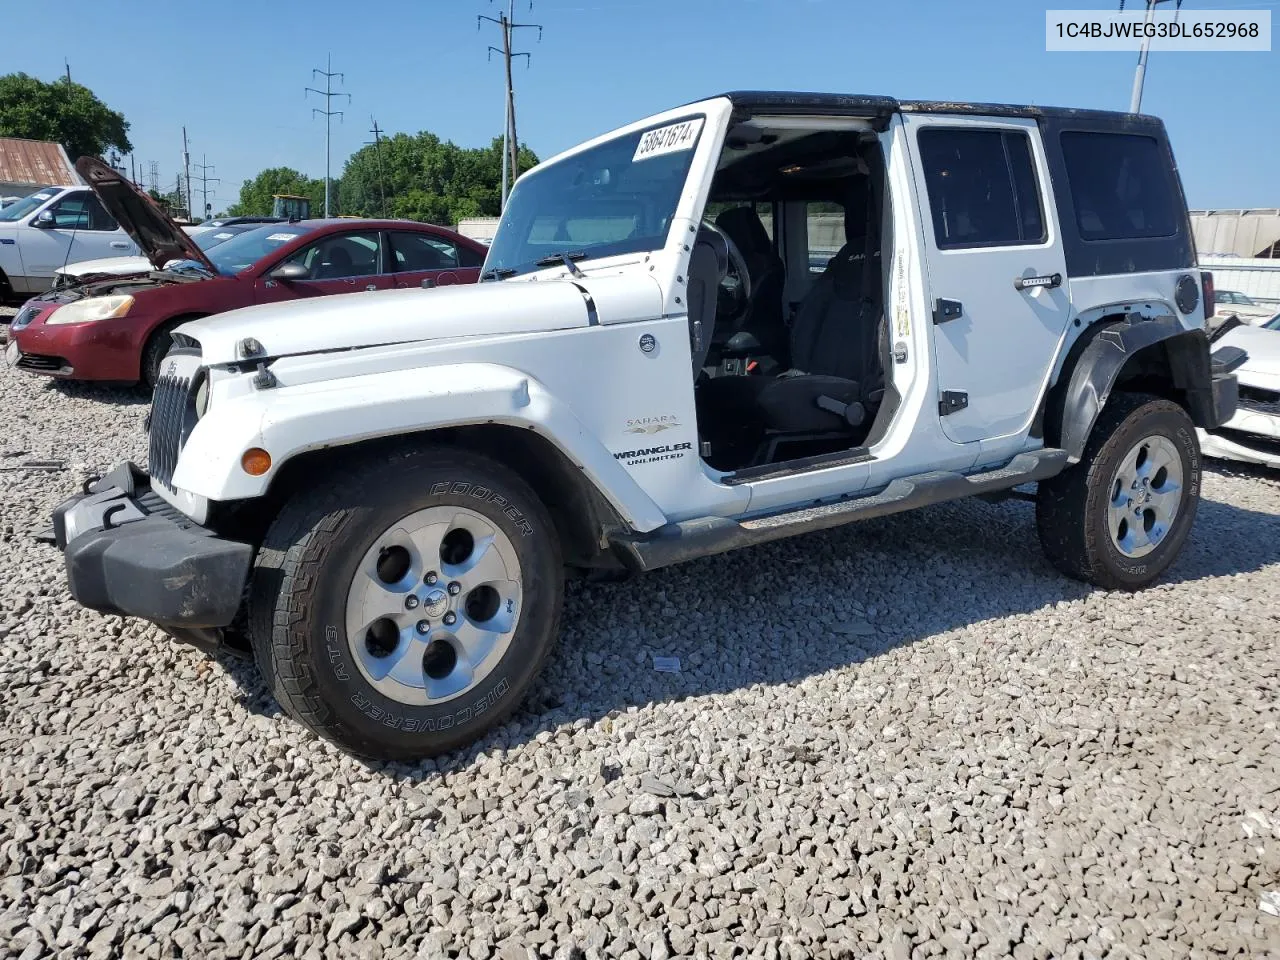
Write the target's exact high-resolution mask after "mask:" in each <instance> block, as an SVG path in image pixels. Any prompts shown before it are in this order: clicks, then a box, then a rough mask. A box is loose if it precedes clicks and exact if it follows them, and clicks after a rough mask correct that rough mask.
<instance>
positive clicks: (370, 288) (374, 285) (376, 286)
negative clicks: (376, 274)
mask: <svg viewBox="0 0 1280 960" xmlns="http://www.w3.org/2000/svg"><path fill="white" fill-rule="evenodd" d="M365 289H366V290H377V289H378V285H377V284H376V283H371V284H369V285H368V286H367V287H365Z"/></svg>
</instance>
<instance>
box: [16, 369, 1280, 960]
mask: <svg viewBox="0 0 1280 960" xmlns="http://www.w3.org/2000/svg"><path fill="white" fill-rule="evenodd" d="M0 410H3V411H4V412H3V414H2V415H3V417H4V420H3V430H2V431H0V466H7V465H8V463H9V462H11V461H12V460H15V459H18V458H17V457H9V458H5V456H4V454H6V453H12V452H15V451H22V453H21V458H22V459H24V460H26V459H31V460H56V461H62V462H63V463H65V464H66V469H64V470H60V471H48V472H46V471H25V472H24V471H13V470H0V877H3V879H0V956H13V957H19V958H25V960H43V958H45V957H49V956H88V957H103V958H106V957H118V956H127V957H160V956H172V955H178V954H181V955H182V956H199V957H209V958H214V957H240V956H263V957H302V958H314V960H327V958H329V957H342V958H349V957H355V958H364V957H368V958H375V960H376V958H379V957H381V958H383V960H393V958H394V960H400V958H407V957H417V956H424V957H437V956H446V955H448V956H463V957H476V958H481V960H488V958H490V957H495V956H496V957H500V958H501V960H528V958H530V957H537V958H541V960H549V958H552V957H565V958H569V957H572V958H574V960H586V958H588V957H590V958H592V960H596V958H599V960H605V958H627V960H633V958H634V960H648V958H658V960H667V958H669V957H673V956H699V957H706V958H712V957H714V958H721V957H723V958H729V957H752V958H763V960H789V958H793V957H794V958H807V957H853V956H856V957H863V956H867V957H877V958H882V960H885V958H893V960H898V958H903V960H922V958H928V957H943V956H945V957H952V956H961V957H999V958H1006V957H1010V956H1012V957H1014V958H1018V960H1021V958H1032V960H1039V958H1045V957H1053V958H1072V960H1083V958H1086V957H1093V958H1102V957H1105V956H1140V957H1150V958H1162V957H1183V956H1201V955H1203V956H1209V955H1214V956H1221V957H1251V956H1256V957H1261V956H1267V955H1269V954H1268V951H1270V953H1274V952H1275V950H1276V946H1277V944H1278V943H1280V917H1277V916H1275V915H1273V914H1274V913H1276V912H1280V901H1278V900H1277V893H1276V891H1277V881H1278V880H1280V791H1277V789H1276V785H1277V784H1278V783H1280V735H1278V734H1280V706H1278V704H1280V657H1277V656H1276V647H1275V642H1276V640H1275V638H1276V636H1277V635H1278V634H1280V475H1269V474H1267V473H1265V472H1263V471H1254V470H1251V469H1237V468H1229V469H1228V468H1226V467H1224V466H1222V465H1210V466H1209V468H1208V469H1207V470H1206V473H1205V476H1204V483H1203V493H1204V500H1203V502H1202V504H1201V507H1200V514H1199V518H1198V520H1197V522H1196V526H1195V528H1194V531H1193V533H1192V535H1191V538H1190V540H1189V541H1188V543H1187V547H1186V550H1185V552H1184V555H1183V557H1182V558H1181V560H1180V561H1179V562H1178V564H1177V565H1176V566H1175V567H1174V569H1173V570H1172V571H1171V572H1170V574H1169V576H1168V577H1167V578H1166V579H1165V581H1164V582H1162V583H1161V584H1159V585H1157V586H1156V587H1155V588H1153V589H1151V590H1148V591H1146V592H1143V593H1140V594H1136V595H1129V594H1119V593H1106V592H1102V591H1097V590H1091V589H1088V588H1086V587H1084V586H1082V585H1080V584H1076V583H1073V582H1070V581H1067V580H1064V579H1062V578H1061V577H1059V576H1058V575H1057V574H1056V573H1054V572H1053V570H1052V569H1051V568H1050V566H1049V564H1048V563H1047V562H1046V561H1045V560H1044V559H1043V557H1042V556H1041V555H1040V552H1039V548H1038V546H1037V544H1036V537H1035V526H1034V514H1033V511H1032V510H1031V508H1030V506H1029V505H1028V504H1025V503H1021V502H1012V503H1006V504H987V503H982V502H976V501H975V502H969V503H959V504H948V505H940V506H937V507H933V508H930V509H928V510H923V511H919V512H916V513H912V514H909V515H904V516H899V517H890V518H885V519H882V520H873V521H868V522H866V523H862V524H858V525H854V526H851V527H846V528H843V529H839V530H833V531H829V532H826V533H821V534H813V535H809V536H806V537H803V538H800V539H796V540H788V541H782V542H779V543H774V544H770V545H767V546H763V547H759V548H754V549H751V550H746V551H739V552H737V553H732V554H727V555H725V556H720V557H713V558H709V559H706V560H701V561H697V562H694V563H691V564H687V565H685V566H682V567H677V568H673V569H671V570H664V571H658V572H656V573H654V574H651V575H648V576H645V577H642V578H639V579H636V580H633V581H630V582H627V583H615V584H582V583H575V584H571V585H570V587H569V590H568V594H567V599H566V606H565V614H564V619H563V627H562V631H561V636H560V642H559V645H558V647H557V649H556V651H555V652H554V653H553V654H552V657H551V660H550V662H549V664H548V667H547V670H546V672H545V675H544V676H543V677H542V678H541V679H540V680H539V681H538V682H537V683H536V684H535V686H534V688H533V689H532V690H531V691H530V693H529V695H528V697H527V698H526V701H525V703H524V705H523V706H522V708H521V709H520V710H519V711H518V712H517V713H516V714H515V715H514V716H512V717H511V718H510V719H509V720H508V721H507V722H506V723H504V724H503V725H502V726H501V727H500V728H498V729H496V730H494V731H493V732H491V733H490V735H489V736H487V737H486V738H484V739H483V740H482V741H481V742H479V743H477V744H476V745H474V746H473V747H471V748H469V749H467V750H464V751H461V752H459V753H457V754H454V755H451V756H447V757H441V758H438V759H436V760H434V761H430V762H424V763H420V764H384V765H367V764H364V763H361V762H359V761H357V760H354V759H352V758H351V757H348V756H346V755H344V754H342V753H340V752H339V751H337V750H335V749H334V748H332V747H330V746H329V745H327V744H325V743H322V742H320V741H317V740H314V739H311V738H310V737H308V736H307V735H305V734H304V733H303V732H302V730H301V729H300V728H299V727H297V726H296V725H294V724H293V723H291V722H290V721H288V720H287V719H286V718H284V717H283V716H281V714H280V712H279V709H278V708H277V706H276V705H275V703H274V702H273V701H272V699H271V697H270V695H269V693H268V692H267V689H266V686H265V685H264V684H263V682H262V680H261V678H260V677H259V675H258V673H257V671H256V669H255V668H254V667H253V665H252V664H251V663H247V662H245V661H241V660H236V659H234V658H231V657H224V658H219V659H216V660H215V659H209V658H207V657H205V656H203V655H201V654H200V653H198V652H197V651H195V650H193V649H191V648H188V647H184V646H182V645H180V644H178V643H176V642H174V641H173V640H171V639H170V638H168V637H167V636H165V635H164V634H163V633H162V632H161V631H160V630H158V629H156V628H155V627H152V626H149V625H147V624H145V623H143V622H141V621H137V620H128V619H122V618H119V617H110V616H101V615H98V614H95V613H92V612H90V611H87V610H85V609H83V608H81V607H79V606H78V605H77V604H76V603H74V602H73V601H72V600H71V598H70V596H69V595H68V593H67V590H66V585H65V574H64V570H63V564H62V558H61V557H60V556H59V555H58V553H57V551H56V550H55V549H54V548H53V547H51V546H49V545H47V544H43V543H39V542H37V541H35V540H34V539H33V538H32V535H33V534H35V533H39V532H41V531H43V530H45V529H46V528H47V527H48V526H49V513H50V510H51V509H52V508H53V506H54V505H55V504H56V503H58V502H59V501H60V500H61V499H63V498H64V497H66V496H68V495H69V494H71V493H73V492H75V491H76V490H77V489H79V487H80V485H81V484H82V483H83V482H84V480H85V479H86V478H87V477H88V476H89V475H90V474H92V473H103V472H105V471H106V470H108V469H110V468H111V467H112V466H114V465H115V464H116V463H118V462H119V461H120V460H123V459H126V458H128V459H133V460H135V461H137V462H138V463H145V459H146V438H145V435H144V434H143V432H142V429H141V425H142V419H143V417H144V416H145V414H146V411H147V403H146V398H145V397H144V396H143V394H142V393H141V392H139V391H136V390H123V389H106V388H96V387H85V386H77V385H65V384H53V383H50V382H48V381H44V380H40V379H37V378H34V377H29V376H25V375H20V374H17V373H15V372H13V371H11V370H9V369H8V368H3V367H0ZM655 653H656V654H659V655H662V656H677V657H679V658H680V663H681V672H680V673H658V672H655V671H654V670H653V668H652V656H653V655H654V654H655Z"/></svg>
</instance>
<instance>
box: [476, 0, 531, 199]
mask: <svg viewBox="0 0 1280 960" xmlns="http://www.w3.org/2000/svg"><path fill="white" fill-rule="evenodd" d="M529 7H530V8H531V9H532V7H533V3H532V0H530V3H529ZM515 9H516V0H507V12H506V13H504V14H501V15H499V17H498V18H497V19H496V20H495V19H494V18H493V17H486V16H484V15H483V14H481V15H479V16H477V17H476V29H477V30H478V29H480V28H481V27H482V26H484V22H485V21H486V20H487V21H488V22H489V23H493V24H497V25H498V26H499V27H501V28H502V46H501V48H499V47H495V46H493V45H490V46H489V51H488V54H487V56H488V59H489V60H492V59H493V55H494V54H495V53H498V54H501V55H502V62H503V68H504V70H505V72H506V78H507V89H506V123H505V124H504V126H503V130H502V206H503V207H504V208H505V207H506V205H507V185H508V184H509V183H515V181H516V178H517V177H519V176H520V146H519V143H520V141H519V140H518V139H516V95H515V85H514V84H513V82H512V80H511V61H512V60H513V59H515V58H516V57H524V58H525V66H526V67H528V66H529V65H530V64H531V63H532V61H533V56H532V55H531V54H530V53H528V52H527V51H522V52H520V53H516V52H513V51H512V49H511V41H512V35H513V34H514V33H515V31H517V30H522V29H529V30H533V29H536V30H537V31H538V42H539V43H541V42H542V24H540V23H516V22H514V21H515ZM508 171H510V176H509V177H508Z"/></svg>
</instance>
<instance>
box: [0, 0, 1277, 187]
mask: <svg viewBox="0 0 1280 960" xmlns="http://www.w3.org/2000/svg"><path fill="white" fill-rule="evenodd" d="M507 2H508V0H497V2H495V0H374V2H366V3H360V2H353V0H305V2H304V0H207V2H206V3H203V4H200V5H196V6H193V5H191V4H185V3H184V4H177V3H161V2H157V0H111V2H109V3H103V2H102V0H59V2H58V3H57V4H56V5H53V6H51V5H49V4H47V3H41V2H38V0H0V73H9V72H12V71H24V72H26V73H30V74H33V75H35V76H38V77H40V78H42V79H44V80H55V79H57V78H58V77H60V76H63V75H64V71H65V69H66V65H67V64H69V65H70V68H71V75H72V78H73V79H74V80H75V81H76V82H78V83H83V84H85V85H86V86H88V87H89V88H90V89H92V90H93V91H94V92H95V93H96V94H97V95H98V96H99V97H101V98H102V99H103V100H104V101H105V102H106V103H107V104H108V105H109V106H111V107H112V108H113V109H116V110H119V111H121V112H123V113H124V115H125V118H126V119H127V120H128V121H129V122H130V124H131V125H132V126H131V130H130V137H131V139H132V141H133V145H134V157H135V159H136V161H137V165H138V169H139V171H140V175H142V176H143V177H144V179H145V171H146V170H147V167H148V162H149V161H152V160H155V161H157V162H158V163H159V168H160V181H161V186H162V188H164V187H166V186H168V187H171V186H172V185H173V183H174V179H175V176H176V174H177V173H179V172H180V169H181V158H182V127H183V125H184V124H185V125H186V129H187V135H188V138H189V141H190V150H191V159H192V163H193V164H194V163H197V162H201V161H202V158H207V160H204V162H207V163H208V164H209V165H211V166H212V168H213V169H211V170H209V171H208V173H209V176H211V177H215V176H216V177H218V178H220V181H221V182H219V183H216V184H215V183H210V185H209V188H210V203H212V204H213V207H214V210H215V211H218V210H221V209H224V208H225V207H226V206H227V205H228V204H230V203H233V202H234V201H235V199H236V197H237V195H238V192H239V187H240V184H241V183H242V182H243V181H244V180H246V179H248V178H250V177H252V176H253V175H254V174H256V173H257V172H258V171H259V170H261V169H263V168H265V167H273V166H291V167H295V168H297V169H299V170H302V171H303V172H304V173H307V174H309V175H311V176H315V177H320V176H323V174H324V170H325V155H324V122H323V118H315V119H313V117H312V113H311V109H312V107H313V106H314V107H319V106H323V98H317V97H315V96H314V95H312V94H304V88H305V87H307V86H319V87H323V86H324V79H323V77H316V76H313V75H312V73H311V70H312V68H315V67H319V68H323V67H324V65H325V60H326V57H327V56H329V57H332V64H333V67H332V69H334V70H338V71H342V72H343V73H344V74H345V78H344V81H343V82H342V83H340V84H339V83H337V82H336V79H335V89H336V90H339V91H341V92H343V93H348V94H350V95H351V100H350V103H347V102H346V98H345V97H343V98H340V99H339V100H335V101H334V103H333V108H334V109H341V110H343V111H345V116H344V117H343V118H342V121H341V122H339V121H338V118H336V117H335V118H334V121H333V126H332V138H333V143H332V154H331V155H332V171H333V175H334V176H335V177H336V176H338V175H340V174H341V171H342V164H343V162H344V160H345V159H346V158H347V157H348V156H349V155H350V154H351V153H352V152H353V151H355V150H357V149H359V148H360V146H361V145H362V144H364V143H365V142H366V141H370V140H372V133H371V132H370V128H371V126H372V119H373V118H376V120H377V123H378V126H379V128H380V129H382V130H384V131H386V132H388V133H395V132H398V131H405V132H410V133H416V132H417V131H419V130H430V131H432V132H433V133H436V134H438V135H439V136H441V137H442V138H444V139H448V140H453V141H454V142H455V143H458V144H460V145H462V146H480V145H482V144H484V143H486V142H488V141H489V140H490V139H491V138H492V137H494V136H498V135H500V134H501V131H502V119H503V77H502V67H501V63H500V58H498V57H494V58H493V59H492V60H491V61H486V57H487V55H488V50H487V47H488V45H489V44H490V43H493V44H495V45H500V39H501V38H500V31H499V29H498V28H497V27H496V26H494V25H492V24H484V25H483V26H482V27H478V25H477V19H476V18H477V16H478V15H480V14H488V15H492V16H497V15H498V13H499V12H500V10H501V9H502V8H504V7H505V5H506V3H507ZM1141 2H1142V0H1130V6H1131V7H1132V6H1137V5H1139V4H1141ZM1117 5H1118V2H1111V3H1102V2H1098V0H1058V2H1052V3H1036V2H1031V0H970V2H968V3H960V2H956V0H896V2H874V0H533V3H532V4H530V2H529V0H515V6H516V11H515V12H516V20H517V21H518V22H531V23H539V24H541V25H542V26H543V28H544V29H543V33H542V37H541V40H539V37H538V31H537V30H532V29H530V30H520V31H517V48H518V49H520V50H527V51H529V52H530V53H531V54H532V56H531V58H530V62H529V64H528V66H527V67H526V66H525V64H524V62H523V61H522V60H519V61H516V63H515V66H514V76H515V84H516V111H517V123H518V133H519V136H520V139H521V140H522V141H524V142H526V143H527V144H528V145H529V146H530V147H532V148H533V150H534V151H535V152H536V153H537V154H538V155H539V156H541V157H543V158H546V157H548V156H550V155H552V154H554V153H556V152H558V151H560V150H563V149H566V148H568V147H570V146H572V145H574V144H575V143H578V142H579V141H582V140H585V139H587V138H589V137H592V136H595V135H597V134H599V133H603V132H605V131H607V130H610V129H612V128H614V127H617V126H620V125H622V124H624V123H627V122H630V121H632V120H636V119H640V118H642V117H644V116H646V115H648V114H650V113H655V112H657V111H659V110H663V109H666V108H668V107H672V106H677V105H679V104H682V103H686V102H688V101H690V100H696V99H701V98H703V97H706V96H710V95H713V94H715V93H719V92H723V91H726V90H734V89H783V90H816V91H826V92H840V93H867V94H885V95H889V96H895V97H899V98H901V99H947V100H975V101H995V102H1006V103H1008V102H1013V103H1037V104H1045V105H1056V106H1073V107H1094V108H1102V109H1127V108H1128V103H1129V95H1130V89H1131V86H1132V82H1133V73H1134V66H1135V63H1136V57H1137V55H1136V54H1134V53H1048V52H1046V51H1045V49H1044V46H1045V38H1044V32H1045V26H1044V24H1045V10H1046V9H1050V8H1053V9H1062V8H1072V9H1099V10H1113V9H1115V8H1116V6H1117ZM1185 7H1186V8H1187V9H1212V10H1233V9H1251V10H1257V9H1267V10H1271V11H1272V15H1273V20H1274V21H1275V25H1276V26H1277V27H1280V16H1276V10H1277V9H1278V8H1280V0H1185ZM55 8H56V16H55ZM1278 79H1280V51H1278V50H1276V49H1273V51H1272V52H1267V53H1172V52H1162V53H1156V54H1153V55H1152V57H1151V62H1150V65H1149V68H1148V72H1147V82H1146V93H1145V98H1144V101H1143V111H1144V112H1146V113H1153V114H1156V115H1157V116H1160V117H1162V118H1163V119H1164V120H1165V123H1166V124H1167V126H1168V128H1169V132H1170V137H1171V139H1172V142H1173V147H1174V151H1175V154H1176V156H1177V158H1178V163H1179V166H1180V168H1181V172H1182V177H1183V182H1184V185H1185V187H1186V192H1187V199H1188V202H1189V204H1190V205H1191V206H1192V207H1193V208H1205V207H1209V208H1234V207H1277V206H1280V175H1278V168H1280V164H1278V163H1277V160H1278V159H1280V100H1278V99H1277V92H1278V90H1280V87H1278V85H1277V80H1278ZM127 166H128V163H127V161H126V168H127ZM192 173H193V174H194V175H196V176H197V177H198V170H196V169H193V170H192ZM199 202H200V201H199V193H198V185H197V198H196V203H197V205H198V204H199Z"/></svg>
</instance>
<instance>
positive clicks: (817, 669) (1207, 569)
mask: <svg viewBox="0 0 1280 960" xmlns="http://www.w3.org/2000/svg"><path fill="white" fill-rule="evenodd" d="M1276 563H1280V515H1276V514H1269V513H1263V512H1259V511H1254V510H1249V509H1245V508H1243V507H1239V506H1235V505H1233V504H1229V503H1224V502H1219V501H1212V500H1205V501H1202V503H1201V504H1200V512H1199V517H1198V519H1197V522H1196V525H1195V527H1194V528H1193V530H1192V534H1191V537H1190V538H1189V540H1188V542H1187V544H1186V546H1185V547H1184V550H1183V553H1182V555H1181V557H1180V558H1179V560H1178V562H1177V564H1176V565H1175V566H1174V568H1173V569H1172V570H1171V571H1170V572H1169V573H1168V574H1167V575H1166V576H1165V577H1164V578H1163V579H1162V580H1161V584H1164V585H1171V584H1173V585H1176V584H1185V583H1193V582H1196V581H1200V580H1205V579H1210V578H1215V577H1226V576H1231V575H1234V574H1240V573H1248V572H1252V571H1256V570H1260V569H1262V568H1264V567H1266V566H1269V565H1271V564H1276ZM1093 589H1094V588H1091V587H1088V586H1086V585H1084V584H1081V583H1077V582H1075V581H1073V580H1069V579H1067V578H1065V577H1063V576H1062V575H1060V574H1059V573H1058V572H1057V571H1056V570H1055V569H1054V568H1053V567H1052V566H1051V565H1050V564H1049V562H1048V561H1047V560H1046V559H1045V558H1044V556H1043V554H1042V552H1041V550H1040V545H1039V542H1038V540H1037V537H1036V529H1035V514H1034V509H1033V507H1032V506H1031V504H1028V503H1025V502H1020V501H1009V502H1005V503H999V504H991V503H985V502H982V501H978V500H970V501H965V502H960V503H951V504H941V505H938V506H934V507H930V508H927V509H924V510H919V511H914V512H912V513H907V514H900V515H898V516H894V517H885V518H881V519H878V520H868V521H864V522H861V523H855V524H850V525H848V526H845V527H840V528H836V529H834V530H828V531H824V532H820V533H813V534H808V535H804V536H800V537H795V538H792V539H789V540H783V541H778V542H775V543H771V544H765V545H762V546H759V547H752V548H747V549H744V550H739V551H736V552H734V553H731V554H725V555H722V556H717V557H709V558H706V559H703V560H696V561H692V562H691V563H688V564H685V565H682V566H679V567H672V568H669V569H665V570H659V571H655V572H653V573H650V574H646V575H644V576H641V577H636V578H634V579H631V580H627V581H623V582H618V583H586V582H574V583H571V584H570V585H569V588H568V591H567V595H566V598H565V609H564V615H563V619H562V626H561V634H560V638H559V643H558V646H557V648H556V650H555V651H554V652H553V653H552V655H551V657H550V659H549V661H548V663H547V666H546V669H545V670H544V671H543V673H542V675H541V677H540V678H539V679H538V680H536V681H535V683H534V685H533V687H532V688H531V690H530V692H529V693H528V695H527V696H526V697H525V699H524V701H523V703H522V704H521V706H520V707H519V708H518V709H517V710H516V712H515V714H514V715H513V716H512V717H511V718H510V719H509V720H508V721H507V722H506V723H504V724H502V725H500V726H499V727H498V728H497V729H495V730H493V731H491V732H490V733H489V734H487V735H486V736H485V737H483V738H481V739H480V740H479V741H478V742H477V743H476V744H474V745H473V746H471V747H469V748H466V749H464V750H461V751H457V752H455V753H452V754H449V755H446V756H443V757H439V758H437V759H436V760H434V761H424V762H422V763H419V764H411V765H407V764H385V763H370V764H368V766H369V767H370V769H372V770H375V771H380V772H382V773H384V774H387V775H392V776H396V777H401V778H405V779H409V780H416V779H424V778H426V779H429V778H431V777H432V776H434V775H435V774H436V773H437V772H443V771H449V770H456V769H459V768H464V767H466V766H467V765H468V764H470V763H471V762H472V761H473V760H474V759H475V757H476V756H477V755H478V754H479V753H480V752H482V751H488V752H492V751H494V750H495V749H498V750H500V749H507V748H513V747H517V746H519V745H520V744H522V743H524V742H527V741H529V740H532V739H533V738H534V737H536V736H537V735H538V734H539V733H542V732H544V731H551V730H555V729H557V728H560V727H562V726H564V725H567V724H572V723H573V722H575V721H578V720H582V719H586V720H589V721H592V722H594V721H597V720H600V719H602V718H604V717H606V716H609V715H610V714H614V713H615V712H617V711H624V710H626V709H627V708H629V707H633V706H642V705H645V704H652V703H661V702H664V701H678V700H683V699H685V698H688V697H696V696H706V695H710V694H718V693H727V692H730V691H733V690H738V689H744V688H747V687H751V686H753V685H756V684H764V685H779V684H793V683H797V682H800V681H802V680H804V679H806V678H807V677H811V676H815V675H819V674H823V673H826V672H828V671H831V670H835V669H842V668H849V667H856V666H857V665H858V664H860V663H862V662H864V661H867V660H869V659H871V658H873V657H877V656H880V655H882V654H884V653H886V652H888V651H890V650H893V649H894V648H896V647H900V646H904V645H908V644H911V643H914V642H915V641H917V640H920V639H923V638H927V637H931V636H935V635H937V634H941V633H946V632H949V631H955V630H960V629H964V628H966V627H969V626H972V625H974V624H978V623H982V622H983V621H987V620H995V619H999V618H1002V617H1007V616H1011V615H1017V614H1025V613H1033V612H1035V611H1037V610H1041V609H1044V608H1046V607H1051V606H1053V605H1055V604H1058V603H1060V602H1063V601H1069V600H1075V599H1079V598H1081V597H1084V596H1086V595H1088V594H1089V593H1091V592H1092V591H1093ZM1153 589H1160V586H1159V585H1157V586H1156V587H1154V588H1153ZM655 655H658V656H667V655H670V656H678V657H680V658H681V661H682V666H683V670H682V672H680V673H658V672H656V671H655V670H654V664H653V661H652V657H653V656H655ZM226 666H227V669H228V670H229V671H230V672H231V674H232V676H233V677H235V678H236V680H237V682H239V683H241V685H242V690H243V694H244V695H243V700H242V702H243V704H244V705H245V707H246V708H248V709H250V710H253V711H255V712H260V713H264V714H267V715H273V716H275V715H279V708H278V707H277V705H276V704H275V702H274V700H272V699H271V697H270V695H269V694H268V693H267V692H266V690H265V687H264V685H263V684H262V681H261V679H260V678H259V677H258V676H257V673H256V671H255V670H254V669H253V667H252V665H251V664H248V663H245V662H243V661H240V662H237V663H227V664H226ZM299 735H301V731H299Z"/></svg>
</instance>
